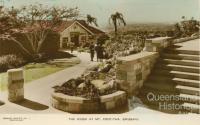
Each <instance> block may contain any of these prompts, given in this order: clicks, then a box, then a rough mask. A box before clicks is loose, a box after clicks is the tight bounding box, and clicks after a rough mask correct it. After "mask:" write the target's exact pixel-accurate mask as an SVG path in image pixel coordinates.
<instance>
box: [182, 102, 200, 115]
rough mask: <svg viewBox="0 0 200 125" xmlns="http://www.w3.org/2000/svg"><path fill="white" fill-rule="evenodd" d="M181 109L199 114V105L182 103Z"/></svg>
mask: <svg viewBox="0 0 200 125" xmlns="http://www.w3.org/2000/svg"><path fill="white" fill-rule="evenodd" d="M182 107H183V108H184V109H186V110H188V111H190V112H193V113H198V114H200V105H198V104H192V103H184V104H182Z"/></svg>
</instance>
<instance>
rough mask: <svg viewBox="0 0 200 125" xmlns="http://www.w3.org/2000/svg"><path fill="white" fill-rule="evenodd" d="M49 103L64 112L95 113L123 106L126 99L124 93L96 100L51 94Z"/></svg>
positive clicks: (115, 93)
mask: <svg viewBox="0 0 200 125" xmlns="http://www.w3.org/2000/svg"><path fill="white" fill-rule="evenodd" d="M51 103H52V106H53V107H54V108H56V109H59V110H62V111H66V112H71V113H96V112H100V111H108V110H111V109H115V108H118V107H120V106H122V105H125V104H126V103H127V97H126V93H125V92H124V91H116V92H114V93H112V94H108V95H104V96H100V98H99V99H96V100H94V99H86V98H83V97H78V96H69V95H66V94H62V93H55V92H54V93H52V100H51Z"/></svg>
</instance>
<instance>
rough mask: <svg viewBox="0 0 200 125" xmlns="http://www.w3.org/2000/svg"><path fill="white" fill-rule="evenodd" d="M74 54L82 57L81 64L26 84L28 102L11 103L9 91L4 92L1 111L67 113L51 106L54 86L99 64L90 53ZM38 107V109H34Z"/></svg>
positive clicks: (0, 97) (0, 95)
mask: <svg viewBox="0 0 200 125" xmlns="http://www.w3.org/2000/svg"><path fill="white" fill-rule="evenodd" d="M74 54H75V55H76V56H78V57H79V58H80V60H81V63H80V64H78V65H75V66H73V67H69V68H66V69H64V70H62V71H59V72H56V73H54V74H51V75H48V76H46V77H43V78H41V79H38V80H35V81H32V82H30V83H28V84H25V87H24V89H25V98H26V102H23V103H20V104H15V103H11V102H9V101H7V92H2V93H1V94H0V100H1V101H3V102H5V104H4V105H2V106H0V113H12V114H14V113H65V112H62V111H59V110H57V109H55V108H53V107H52V106H51V103H50V98H51V93H52V92H53V89H52V87H53V86H55V85H59V84H62V83H63V82H64V81H67V80H69V79H71V78H76V77H78V76H80V75H81V74H82V73H83V72H84V71H85V70H86V68H88V67H90V66H92V65H96V64H97V62H91V61H90V56H89V54H88V53H78V52H74ZM47 106H48V107H47ZM27 107H28V108H27ZM37 107H38V110H33V109H35V108H37ZM40 109H41V110H40Z"/></svg>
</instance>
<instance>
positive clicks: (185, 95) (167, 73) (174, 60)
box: [140, 48, 200, 113]
mask: <svg viewBox="0 0 200 125" xmlns="http://www.w3.org/2000/svg"><path fill="white" fill-rule="evenodd" d="M141 91H142V92H141V93H140V94H141V96H142V95H143V97H141V98H142V99H143V101H144V103H145V104H147V105H150V106H151V107H156V106H157V108H158V103H155V102H154V103H152V102H149V101H148V100H147V99H145V96H146V95H147V94H148V93H149V92H154V93H155V94H156V95H163V94H164V95H178V97H179V98H180V99H182V100H179V101H171V102H170V101H169V103H175V104H178V105H180V106H181V107H182V108H181V109H180V112H182V111H184V112H192V113H200V112H199V109H200V108H199V106H200V51H193V50H191V51H190V50H180V49H177V48H167V49H165V50H164V51H163V52H162V53H161V56H160V59H158V61H157V63H156V64H155V66H154V68H153V70H152V72H151V74H150V75H149V76H148V78H147V80H146V81H145V82H144V85H143V88H142V89H141ZM184 99H186V100H184ZM187 107H189V108H191V111H189V110H185V108H187ZM167 112H171V113H173V111H167Z"/></svg>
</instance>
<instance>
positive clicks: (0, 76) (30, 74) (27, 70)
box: [0, 58, 80, 91]
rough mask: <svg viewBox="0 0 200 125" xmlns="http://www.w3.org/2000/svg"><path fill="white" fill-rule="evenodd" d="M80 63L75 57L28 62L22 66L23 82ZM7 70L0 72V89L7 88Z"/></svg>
mask: <svg viewBox="0 0 200 125" xmlns="http://www.w3.org/2000/svg"><path fill="white" fill-rule="evenodd" d="M78 63H80V60H78V59H77V58H70V59H67V58H66V59H55V60H52V61H48V62H47V63H30V64H27V65H25V66H23V69H24V78H25V83H27V82H30V81H33V80H36V79H39V78H42V77H45V76H48V75H50V74H52V73H55V72H58V71H61V70H63V69H66V68H68V67H71V66H74V65H76V64H78ZM7 78H8V76H7V72H3V73H0V90H1V91H5V90H6V89H7V84H8V81H7Z"/></svg>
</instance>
